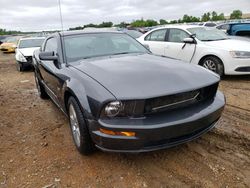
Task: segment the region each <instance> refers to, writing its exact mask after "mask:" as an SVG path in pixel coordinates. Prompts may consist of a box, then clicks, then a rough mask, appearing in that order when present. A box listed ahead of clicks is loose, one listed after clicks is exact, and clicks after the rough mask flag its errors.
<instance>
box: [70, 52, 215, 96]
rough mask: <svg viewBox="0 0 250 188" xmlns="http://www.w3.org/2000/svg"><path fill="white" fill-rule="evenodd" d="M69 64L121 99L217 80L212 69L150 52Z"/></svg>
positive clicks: (170, 92) (190, 86)
mask: <svg viewBox="0 0 250 188" xmlns="http://www.w3.org/2000/svg"><path fill="white" fill-rule="evenodd" d="M72 66H73V67H74V68H76V69H78V70H79V71H81V72H83V73H85V74H88V75H89V76H90V77H92V78H93V79H95V80H96V81H97V82H99V83H100V84H102V85H103V86H104V87H105V88H106V89H107V90H109V91H110V92H111V93H112V94H113V95H114V96H115V97H116V98H117V99H120V100H122V99H146V98H151V97H157V96H164V95H170V94H175V93H180V92H184V91H190V90H193V89H198V88H201V87H204V86H208V85H210V84H213V83H216V82H218V81H219V77H218V76H216V75H215V74H214V73H211V72H210V71H208V70H206V69H204V68H201V67H198V66H197V65H190V64H188V63H182V62H180V61H178V60H174V59H169V58H164V57H160V56H155V55H150V54H143V55H126V56H119V57H118V56H113V57H109V58H107V57H106V58H94V59H88V60H84V61H81V62H77V63H74V64H73V65H72Z"/></svg>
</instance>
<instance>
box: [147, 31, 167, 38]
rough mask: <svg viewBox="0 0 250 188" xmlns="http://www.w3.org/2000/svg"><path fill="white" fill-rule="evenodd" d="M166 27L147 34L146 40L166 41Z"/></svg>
mask: <svg viewBox="0 0 250 188" xmlns="http://www.w3.org/2000/svg"><path fill="white" fill-rule="evenodd" d="M166 31H167V30H166V29H160V30H157V31H153V32H152V33H150V34H149V35H148V36H146V38H145V40H149V41H165V36H166Z"/></svg>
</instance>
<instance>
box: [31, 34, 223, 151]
mask: <svg viewBox="0 0 250 188" xmlns="http://www.w3.org/2000/svg"><path fill="white" fill-rule="evenodd" d="M33 59H34V61H33V64H34V68H35V71H34V73H35V81H36V85H37V89H38V93H39V96H40V97H41V98H46V97H48V96H50V98H51V99H52V100H53V101H54V102H55V104H57V106H58V107H59V108H60V109H61V110H62V111H63V112H64V113H65V114H66V115H67V117H68V118H69V125H70V127H71V132H72V137H73V140H74V142H75V146H76V148H77V149H78V151H79V152H81V153H82V154H88V153H90V152H91V151H92V150H93V148H94V146H96V147H97V148H99V149H101V150H103V151H112V152H136V153H137V152H146V151H152V150H158V149H163V148H168V147H172V146H175V145H177V144H181V143H184V142H187V141H190V140H193V139H195V138H197V137H199V136H201V135H202V134H204V133H206V132H207V131H209V130H210V129H211V128H213V127H214V126H215V124H216V122H217V121H218V119H219V118H220V116H221V113H222V111H223V108H224V105H225V99H224V96H223V94H222V93H221V92H219V91H218V90H217V88H218V84H219V81H220V78H219V76H218V75H216V74H214V73H212V72H211V71H208V70H206V69H204V68H201V67H199V66H194V65H189V64H186V63H183V62H181V61H178V60H174V59H170V58H165V57H160V56H156V55H153V54H151V53H150V52H149V51H148V50H147V49H146V48H145V47H144V46H142V45H141V44H140V43H139V42H138V41H136V40H135V39H133V38H132V37H130V36H128V35H127V34H124V33H121V32H114V31H113V32H112V31H105V32H103V31H94V32H90V31H86V32H84V31H67V32H66V31H65V32H60V33H55V34H53V35H51V36H48V38H47V39H46V40H45V42H44V43H43V45H42V48H40V49H39V50H36V51H35V52H34V56H33ZM190 75H191V76H190Z"/></svg>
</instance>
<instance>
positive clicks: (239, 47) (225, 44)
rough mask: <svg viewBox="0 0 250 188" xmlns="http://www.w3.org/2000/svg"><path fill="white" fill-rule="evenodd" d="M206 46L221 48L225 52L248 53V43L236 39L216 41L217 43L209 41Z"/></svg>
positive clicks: (249, 44) (249, 43)
mask: <svg viewBox="0 0 250 188" xmlns="http://www.w3.org/2000/svg"><path fill="white" fill-rule="evenodd" d="M205 43H206V44H207V45H208V46H211V47H215V48H221V49H226V50H229V51H230V50H235V51H250V42H249V41H243V40H237V39H227V40H218V41H209V42H205Z"/></svg>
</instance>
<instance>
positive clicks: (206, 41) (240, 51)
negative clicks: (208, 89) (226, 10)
mask: <svg viewBox="0 0 250 188" xmlns="http://www.w3.org/2000/svg"><path fill="white" fill-rule="evenodd" d="M138 41H139V42H141V43H142V44H143V45H145V46H147V47H149V49H150V50H151V52H152V53H154V54H158V55H163V56H168V57H171V58H175V59H180V60H183V61H186V62H189V63H194V64H198V65H201V66H203V67H205V68H207V69H209V70H211V71H214V72H216V73H217V74H219V75H223V74H226V75H241V74H250V42H248V41H242V40H237V39H231V38H229V37H228V36H227V35H226V34H225V33H224V32H223V31H220V30H218V29H215V28H207V27H200V26H192V25H172V26H166V27H161V28H157V29H154V30H152V31H150V32H148V33H146V34H144V35H143V36H141V37H140V38H139V39H138Z"/></svg>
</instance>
